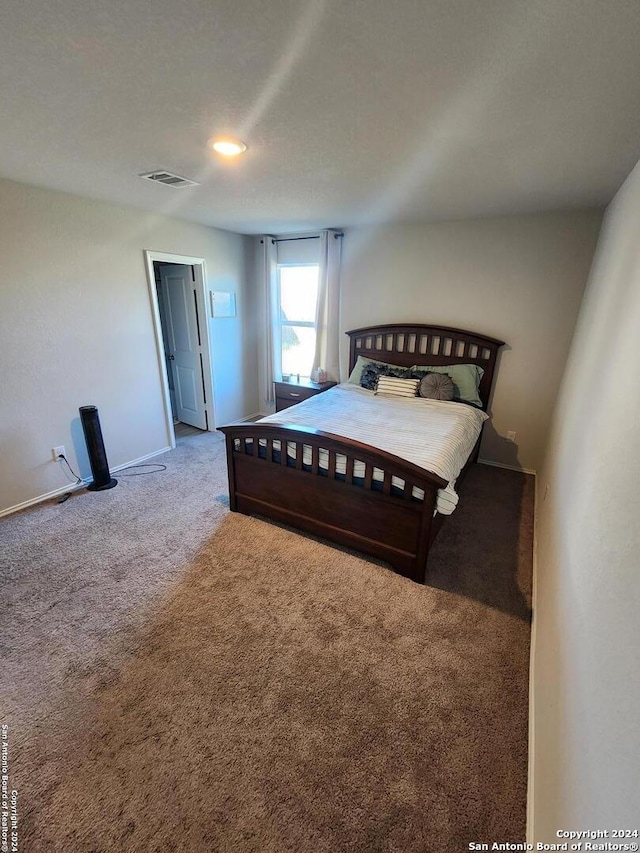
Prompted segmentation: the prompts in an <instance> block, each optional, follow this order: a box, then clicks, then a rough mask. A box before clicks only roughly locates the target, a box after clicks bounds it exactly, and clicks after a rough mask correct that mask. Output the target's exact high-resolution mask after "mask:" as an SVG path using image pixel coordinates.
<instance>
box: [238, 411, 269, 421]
mask: <svg viewBox="0 0 640 853" xmlns="http://www.w3.org/2000/svg"><path fill="white" fill-rule="evenodd" d="M263 417H264V414H263V413H262V412H254V413H253V414H252V415H247V416H246V417H244V418H238V420H237V423H240V424H244V423H248V422H249V421H255V420H256V419H257V418H263Z"/></svg>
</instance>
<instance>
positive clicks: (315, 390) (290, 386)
mask: <svg viewBox="0 0 640 853" xmlns="http://www.w3.org/2000/svg"><path fill="white" fill-rule="evenodd" d="M337 384H338V383H337V382H311V380H309V379H301V380H300V381H298V382H274V383H273V386H274V389H275V393H276V412H281V411H282V410H283V409H288V408H289V406H295V404H296V403H301V402H302V400H308V399H309V397H315V395H316V394H322V392H323V391H328V390H329V388H333V386H334V385H337Z"/></svg>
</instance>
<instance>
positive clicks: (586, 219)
mask: <svg viewBox="0 0 640 853" xmlns="http://www.w3.org/2000/svg"><path fill="white" fill-rule="evenodd" d="M601 219H602V212H601V211H590V212H580V213H567V214H546V215H535V216H520V217H509V218H496V219H481V220H473V221H464V222H448V223H439V224H419V225H409V224H403V225H395V226H386V227H382V228H366V229H348V231H347V233H346V236H345V238H344V242H343V275H342V305H341V327H342V329H343V330H345V331H346V330H347V329H352V328H358V327H360V326H366V325H369V324H371V323H392V322H410V321H415V322H427V323H429V322H431V323H436V324H439V325H445V326H454V327H458V328H462V329H470V330H474V331H479V332H484V333H486V334H488V335H490V336H491V337H496V338H499V339H501V340H503V341H506V342H507V344H508V347H507V348H505V349H504V350H503V351H502V355H501V358H500V362H499V365H498V379H497V385H496V390H495V395H494V399H493V406H492V415H493V420H492V422H491V424H488V425H487V426H486V427H485V431H484V438H483V444H482V448H481V457H482V458H484V459H488V460H491V461H494V462H499V463H503V464H507V465H513V466H516V467H523V468H526V469H532V470H535V469H537V468H538V466H539V465H540V464H541V462H542V455H543V449H544V445H545V441H546V436H547V431H548V426H549V422H550V416H551V410H552V407H553V404H554V401H555V397H556V393H557V389H558V384H559V381H560V377H561V376H562V371H563V368H564V364H565V360H566V356H567V353H568V351H569V345H570V342H571V336H572V333H573V329H574V324H575V320H576V317H577V313H578V309H579V306H580V301H581V299H582V295H583V292H584V287H585V283H586V280H587V277H588V273H589V268H590V264H591V260H592V258H593V252H594V249H595V245H596V239H597V235H598V230H599V228H600V224H601ZM347 345H348V344H347V339H346V337H345V340H344V341H343V347H344V349H343V353H342V366H343V374H344V371H345V370H346V366H347ZM508 430H515V431H516V432H517V439H516V441H517V444H516V445H515V446H514V445H513V444H510V443H508V442H507V441H506V440H505V439H504V436H505V434H506V432H507V431H508Z"/></svg>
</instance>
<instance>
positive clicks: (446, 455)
mask: <svg viewBox="0 0 640 853" xmlns="http://www.w3.org/2000/svg"><path fill="white" fill-rule="evenodd" d="M487 417H488V416H487V415H486V414H485V413H484V412H482V411H480V410H479V409H474V408H473V407H471V406H467V405H465V404H464V403H453V402H446V403H443V402H440V401H437V400H425V399H423V398H422V397H415V398H406V397H391V396H383V395H376V394H373V392H371V391H366V390H365V389H364V388H360V387H359V386H357V385H350V384H348V383H344V384H342V385H337V386H336V387H335V388H331V389H330V390H329V391H325V392H324V393H322V394H318V395H316V396H315V397H311V398H310V399H309V400H304V401H303V402H302V403H298V404H297V405H295V406H291V407H290V408H288V409H286V410H285V411H282V412H277V413H276V414H275V415H269V416H268V417H266V418H262V422H265V423H286V424H295V425H300V426H307V427H313V428H315V429H320V430H323V431H325V432H330V433H334V434H335V435H341V436H344V437H346V438H351V439H354V440H355V441H361V442H364V443H365V444H370V445H372V446H373V447H377V448H379V449H380V450H386V451H387V452H388V453H393V454H395V455H396V456H399V457H401V458H402V459H406V460H407V461H409V462H413V463H414V464H415V465H419V466H420V467H421V468H425V469H426V470H427V471H433V472H434V474H437V475H438V476H439V477H442V478H443V479H444V480H446V481H447V483H448V485H447V486H446V488H444V489H439V491H438V498H437V505H436V509H437V511H438V512H439V513H442V514H443V515H450V514H451V513H452V512H453V511H454V509H455V508H456V505H457V503H458V495H457V494H456V492H455V488H454V486H455V482H456V479H457V478H458V475H459V474H460V471H461V470H462V468H463V466H464V464H465V462H466V461H467V459H468V458H469V455H470V453H471V451H472V450H473V448H474V445H475V443H476V441H477V439H478V436H479V435H480V430H481V429H482V424H483V422H484V421H485V420H487ZM276 444H277V442H274V447H275V446H276ZM288 452H289V455H291V456H295V445H293V444H292V445H290V446H289V448H288ZM304 462H305V464H310V463H311V454H310V453H309V458H308V459H307V458H305V459H304ZM319 463H320V465H321V467H324V468H327V467H328V463H327V454H326V452H325V453H324V458H323V455H322V454H320V460H319ZM359 464H360V470H359V469H358V463H356V465H355V467H354V475H355V476H356V477H363V476H364V465H363V464H362V463H359ZM336 470H337V472H338V473H340V474H344V472H345V460H344V457H342V458H340V457H338V459H337V463H336ZM374 477H376V479H378V478H381V477H382V474H381V473H380V472H377V474H374ZM393 485H403V484H402V481H397V480H396V478H394V479H393ZM414 495H415V497H418V498H422V497H423V493H422V491H421V490H420V489H414Z"/></svg>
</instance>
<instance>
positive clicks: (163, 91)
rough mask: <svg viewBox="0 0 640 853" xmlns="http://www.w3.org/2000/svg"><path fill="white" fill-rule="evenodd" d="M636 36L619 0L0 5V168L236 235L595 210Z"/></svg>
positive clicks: (633, 100)
mask: <svg viewBox="0 0 640 853" xmlns="http://www.w3.org/2000/svg"><path fill="white" fill-rule="evenodd" d="M639 44H640V2H638V0H607V2H603V0H394V2H390V0H334V2H327V0H310V1H309V0H307V2H294V0H270V2H268V3H265V2H262V0H147V2H145V3H140V2H132V0H126V2H125V0H60V2H53V3H52V2H51V0H20V2H11V0H9V2H6V3H3V4H1V5H0V73H1V75H2V79H1V84H0V175H1V176H3V177H6V178H11V179H14V180H18V181H24V182H27V183H31V184H36V185H39V186H45V187H51V188H54V189H60V190H66V191H69V192H73V193H78V194H80V195H84V196H89V197H94V198H99V199H105V200H110V201H114V202H123V203H127V204H132V205H135V206H138V207H142V208H147V209H149V210H154V211H158V212H162V213H167V214H171V215H175V216H180V217H184V218H187V219H190V220H193V221H196V222H201V223H205V224H208V225H215V226H218V227H222V228H228V229H231V230H234V231H241V232H246V233H252V232H259V231H271V232H282V231H287V230H305V229H311V228H318V227H326V226H332V225H335V226H349V225H355V224H364V223H374V222H381V221H392V220H418V219H451V218H461V217H474V216H481V215H488V214H509V213H517V212H529V211H538V210H551V209H560V208H573V207H586V206H593V205H600V204H604V203H606V202H608V201H609V200H610V199H611V197H612V196H613V194H614V193H615V191H616V190H617V188H618V187H619V186H620V184H621V183H622V181H623V180H624V178H625V177H626V175H627V174H628V173H629V172H630V171H631V169H632V167H633V166H634V165H635V162H636V161H637V159H638V157H639V156H640V50H639V49H638V45H639ZM224 133H229V134H232V135H235V136H238V137H240V138H241V139H243V140H244V141H245V142H246V143H247V144H248V145H249V151H248V152H247V154H245V155H244V157H243V158H241V159H240V160H238V161H234V162H223V161H221V160H220V158H219V157H218V156H217V155H215V154H213V153H212V152H211V151H209V150H208V149H207V148H206V141H207V139H208V138H209V137H210V136H212V135H217V134H224ZM156 168H164V169H168V170H170V171H174V172H177V173H178V174H179V175H183V176H185V177H187V178H191V179H195V180H198V181H200V182H201V186H199V187H195V188H192V189H181V190H175V189H169V188H167V187H164V186H155V185H153V184H149V183H147V182H144V181H142V180H141V179H140V178H138V177H137V175H138V173H140V172H143V171H150V170H151V169H156Z"/></svg>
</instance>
